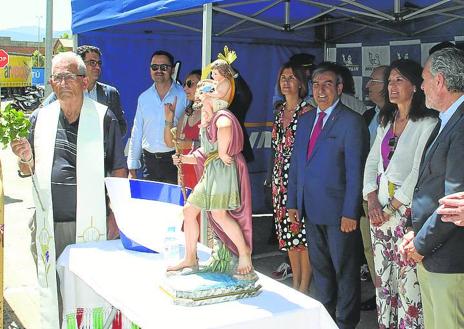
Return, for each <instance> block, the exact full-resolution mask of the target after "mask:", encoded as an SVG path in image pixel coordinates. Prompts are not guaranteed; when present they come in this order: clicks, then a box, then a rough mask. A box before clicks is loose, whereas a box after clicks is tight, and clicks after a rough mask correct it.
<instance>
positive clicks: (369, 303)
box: [361, 296, 377, 311]
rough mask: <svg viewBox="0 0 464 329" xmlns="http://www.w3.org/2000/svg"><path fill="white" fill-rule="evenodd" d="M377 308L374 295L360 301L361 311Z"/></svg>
mask: <svg viewBox="0 0 464 329" xmlns="http://www.w3.org/2000/svg"><path fill="white" fill-rule="evenodd" d="M376 308H377V304H376V300H375V296H374V297H371V298H369V299H368V300H366V301H364V302H362V303H361V311H373V310H375V309H376Z"/></svg>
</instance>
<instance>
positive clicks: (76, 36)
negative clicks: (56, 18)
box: [72, 34, 79, 53]
mask: <svg viewBox="0 0 464 329" xmlns="http://www.w3.org/2000/svg"><path fill="white" fill-rule="evenodd" d="M72 38H73V51H74V52H75V53H77V47H78V43H79V35H78V34H73V35H72Z"/></svg>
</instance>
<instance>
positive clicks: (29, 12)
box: [0, 0, 71, 31]
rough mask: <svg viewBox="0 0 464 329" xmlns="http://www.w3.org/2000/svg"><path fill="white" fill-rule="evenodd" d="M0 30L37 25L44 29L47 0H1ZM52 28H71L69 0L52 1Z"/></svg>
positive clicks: (57, 29)
mask: <svg viewBox="0 0 464 329" xmlns="http://www.w3.org/2000/svg"><path fill="white" fill-rule="evenodd" d="M1 2H2V7H3V6H5V4H6V8H5V7H3V8H2V10H0V30H2V29H8V28H14V27H21V26H37V24H38V23H39V19H38V18H37V16H42V18H41V19H40V27H41V29H42V31H43V29H45V15H46V4H47V0H1ZM53 30H56V31H63V30H71V0H54V1H53Z"/></svg>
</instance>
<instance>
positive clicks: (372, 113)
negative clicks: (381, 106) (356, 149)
mask: <svg viewBox="0 0 464 329" xmlns="http://www.w3.org/2000/svg"><path fill="white" fill-rule="evenodd" d="M362 116H363V118H364V121H365V122H366V125H367V126H368V127H369V125H370V124H371V121H372V119H374V116H375V106H374V107H370V108H368V109H367V110H366V112H364V113H363V114H362Z"/></svg>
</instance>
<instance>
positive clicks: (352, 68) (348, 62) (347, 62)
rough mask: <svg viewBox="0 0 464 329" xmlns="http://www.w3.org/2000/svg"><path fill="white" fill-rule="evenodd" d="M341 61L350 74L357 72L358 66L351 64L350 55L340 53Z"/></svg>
mask: <svg viewBox="0 0 464 329" xmlns="http://www.w3.org/2000/svg"><path fill="white" fill-rule="evenodd" d="M342 61H343V64H344V65H345V66H346V67H347V68H348V69H349V70H350V71H351V72H358V71H359V65H357V64H353V58H352V57H351V55H350V54H343V53H342Z"/></svg>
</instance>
